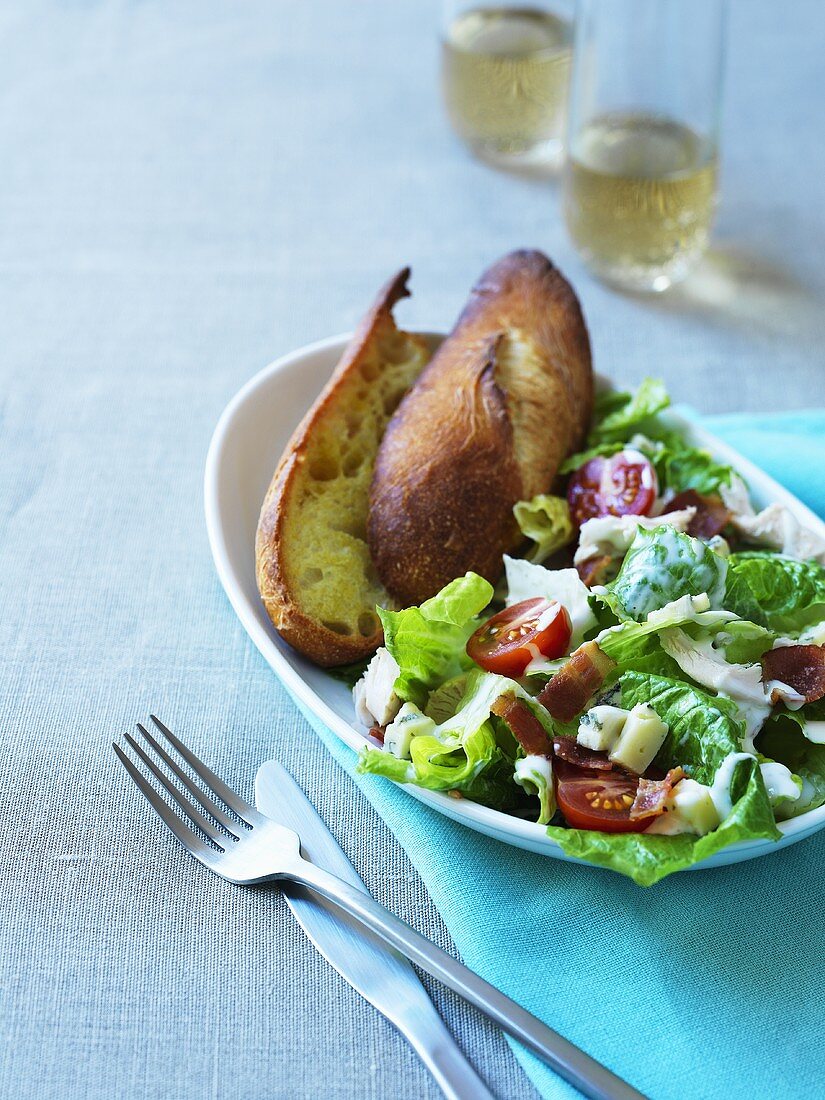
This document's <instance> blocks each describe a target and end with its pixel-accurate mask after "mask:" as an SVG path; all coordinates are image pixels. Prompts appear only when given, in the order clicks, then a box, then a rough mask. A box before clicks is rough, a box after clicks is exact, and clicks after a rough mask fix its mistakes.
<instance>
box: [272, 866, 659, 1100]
mask: <svg viewBox="0 0 825 1100" xmlns="http://www.w3.org/2000/svg"><path fill="white" fill-rule="evenodd" d="M286 877H288V878H290V879H292V880H293V881H295V882H298V883H300V884H301V885H302V886H306V887H308V888H309V889H310V890H314V891H316V892H317V893H319V894H321V895H322V896H323V897H325V898H328V899H329V900H330V901H331V902H333V903H334V904H335V905H337V906H339V907H340V908H341V909H343V910H344V911H345V912H346V913H349V914H350V916H352V917H355V919H356V920H358V921H360V922H361V923H362V924H364V925H365V926H366V927H367V928H369V929H370V930H371V931H373V932H374V933H375V934H376V935H377V936H379V937H380V938H381V939H382V940H384V942H385V943H388V944H390V946H392V947H395V948H396V949H397V950H398V951H400V952H401V953H402V954H404V955H406V956H407V958H408V959H409V960H410V961H411V962H414V963H415V964H416V965H417V966H420V967H421V969H422V970H424V971H426V973H428V974H431V975H432V977H434V978H437V979H438V980H439V981H440V982H442V983H443V984H444V985H446V986H447V988H448V989H452V990H453V992H454V993H457V994H458V995H459V997H463V998H464V1000H465V1001H468V1002H469V1003H470V1004H471V1005H474V1006H475V1007H476V1008H477V1009H478V1010H479V1011H480V1012H483V1013H484V1015H485V1016H487V1017H488V1018H489V1019H490V1020H492V1021H493V1023H495V1024H497V1025H498V1026H499V1027H500V1028H501V1029H502V1030H503V1031H506V1032H507V1034H508V1035H511V1036H512V1037H513V1038H514V1039H517V1040H518V1041H519V1042H520V1043H523V1044H524V1046H526V1047H527V1048H528V1049H529V1050H531V1051H532V1052H533V1053H534V1054H535V1055H537V1056H538V1057H539V1058H541V1060H542V1061H543V1062H546V1063H547V1065H548V1066H550V1067H551V1068H552V1069H554V1070H555V1071H556V1073H558V1075H559V1076H560V1077H562V1078H564V1080H565V1081H567V1082H569V1084H571V1085H573V1086H574V1087H575V1088H577V1089H578V1090H579V1092H581V1093H583V1095H584V1096H588V1097H590V1098H591V1100H646V1098H645V1096H644V1095H643V1094H642V1093H640V1092H637V1091H636V1089H634V1088H633V1087H632V1086H631V1085H628V1083H627V1082H626V1081H623V1080H622V1079H621V1077H617V1076H616V1074H615V1073H611V1071H610V1070H609V1069H607V1067H606V1066H603V1065H601V1063H599V1062H597V1061H596V1060H595V1059H594V1058H591V1057H590V1055H589V1054H585V1052H584V1051H583V1050H580V1049H579V1047H577V1046H574V1044H573V1043H571V1042H569V1041H568V1040H567V1039H565V1038H564V1037H563V1036H561V1035H559V1034H558V1032H555V1031H553V1030H552V1029H551V1028H549V1027H547V1025H546V1024H543V1023H542V1022H541V1020H539V1019H537V1018H536V1017H535V1016H533V1015H531V1014H530V1013H529V1012H527V1010H526V1009H524V1008H522V1007H521V1005H519V1004H516V1002H515V1001H512V1000H511V999H510V998H509V997H507V996H505V994H504V993H502V992H501V990H499V989H496V987H495V986H493V985H490V983H489V982H486V981H485V980H484V979H483V978H480V977H479V976H478V974H475V973H474V972H473V971H472V970H470V969H469V968H468V967H466V966H464V964H463V963H460V962H458V961H457V960H456V959H454V958H452V957H451V956H450V955H448V954H447V953H446V951H442V950H441V948H440V947H436V945H435V944H434V943H431V942H430V940H428V939H427V937H426V936H422V935H421V933H420V932H416V931H415V929H414V928H410V926H409V925H408V924H406V923H405V922H404V921H402V920H401V919H400V918H399V917H396V916H395V914H394V913H391V912H390V911H389V909H385V908H384V906H383V905H381V904H380V903H379V902H377V901H376V900H375V899H374V898H373V897H371V896H370V895H369V894H365V893H364V892H363V891H361V890H356V889H354V888H353V887H352V886H350V885H349V884H348V883H346V882H343V881H342V880H341V879H339V878H337V877H336V876H335V875H333V874H331V873H330V872H329V871H325V870H324V869H323V868H322V867H317V866H315V864H313V863H309V862H308V861H307V860H305V859H299V861H298V863H297V864H296V865H295V866H294V867H291V868H290V870H289V872H288V874H287V876H286Z"/></svg>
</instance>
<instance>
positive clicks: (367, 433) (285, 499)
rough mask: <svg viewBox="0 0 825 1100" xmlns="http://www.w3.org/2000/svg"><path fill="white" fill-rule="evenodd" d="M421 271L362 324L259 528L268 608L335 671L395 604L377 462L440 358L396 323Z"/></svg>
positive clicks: (299, 643) (370, 641) (269, 497)
mask: <svg viewBox="0 0 825 1100" xmlns="http://www.w3.org/2000/svg"><path fill="white" fill-rule="evenodd" d="M409 274H410V271H409V268H404V269H403V270H402V271H399V272H398V274H397V275H395V276H394V277H393V278H392V279H390V280H389V281H388V282H387V284H386V285H385V286H384V287H383V288H382V290H381V291H380V293H379V295H378V297H377V299H376V301H375V304H374V305H373V306H372V308H371V309H370V311H369V312H368V313H367V315H366V316H365V317H364V318H363V320H362V321H361V323H360V325H359V326H358V329H357V331H356V332H355V334H354V336H353V338H352V340H351V341H350V343H349V345H348V346H347V349H346V351H345V352H344V354H343V356H342V358H341V361H340V362H339V364H338V366H337V367H336V369H335V371H334V372H333V374H332V376H331V378H330V380H329V382H328V383H327V384H326V386H325V387H324V389H323V390H322V392H321V394H320V395H319V397H318V399H317V400H316V401H315V403H314V404H313V406H312V408H311V409H310V410H309V412H308V413H307V414H306V416H305V417H304V419H303V420H302V421H301V423H300V424H299V425H298V427H297V428H296V430H295V432H294V433H293V435H292V437H291V439H290V441H289V443H288V444H287V446H286V448H285V450H284V452H283V455H282V457H281V459H280V461H279V463H278V466H277V468H276V470H275V473H274V475H273V478H272V482H271V484H270V486H269V489H268V491H267V494H266V497H265V499H264V502H263V506H262V508H261V514H260V519H259V521H258V529H257V535H256V540H255V568H256V577H257V582H258V590H259V592H260V594H261V598H262V600H263V602H264V605H265V607H266V610H267V613H268V614H269V617H270V619H271V620H272V622H273V624H274V626H275V628H276V629H277V630H278V632H279V633H280V635H281V636H282V637H283V638H284V639H285V641H287V642H288V643H289V644H290V645H291V646H293V647H294V648H295V649H297V650H299V651H300V652H301V653H303V654H305V655H306V656H307V657H309V658H310V659H311V660H313V661H314V662H315V663H316V664H319V665H322V666H324V667H329V666H333V665H340V664H347V663H350V662H352V661H357V660H360V659H361V658H363V657H365V656H367V655H369V654H370V653H372V652H374V650H375V649H376V648H377V647H378V646H379V645H380V643H381V640H382V633H381V624H380V621H379V619H378V617H377V615H376V614H375V605H376V604H378V603H387V602H389V601H388V597H387V594H386V592H385V591H384V589H383V587H382V586H381V584H380V582H379V581H378V578H377V577H376V576H375V574H374V570H373V569H372V565H371V562H370V559H369V551H368V548H367V545H366V518H367V508H368V492H369V483H370V479H371V474H372V463H373V460H374V457H375V453H376V450H377V447H378V443H379V441H380V439H381V435H382V434H383V431H384V428H385V425H386V423H387V421H388V420H389V417H390V415H391V413H392V411H393V409H394V408H395V406H396V405H397V403H398V401H399V400H400V399H401V397H402V396H403V394H404V393H405V392H406V390H407V389H408V387H409V385H410V384H411V383H412V381H413V379H414V378H415V377H416V376H417V374H418V373H419V371H420V369H421V367H422V366H423V364H424V363H425V362H426V360H427V358H428V357H429V348H428V346H427V344H426V341H425V340H424V339H423V338H422V337H419V336H413V335H410V334H408V333H404V332H401V331H400V330H399V329H398V328H397V327H396V325H395V322H394V320H393V316H392V309H393V306H394V305H395V304H396V302H398V301H399V300H400V299H401V298H404V297H407V296H408V294H409V291H408V290H407V279H408V278H409ZM316 555H317V557H318V560H316Z"/></svg>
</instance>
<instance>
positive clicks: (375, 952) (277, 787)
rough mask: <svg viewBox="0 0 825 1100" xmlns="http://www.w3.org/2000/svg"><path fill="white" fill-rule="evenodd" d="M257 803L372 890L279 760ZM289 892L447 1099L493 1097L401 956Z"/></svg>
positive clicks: (332, 865) (262, 775) (262, 777)
mask: <svg viewBox="0 0 825 1100" xmlns="http://www.w3.org/2000/svg"><path fill="white" fill-rule="evenodd" d="M255 802H256V805H257V807H258V809H259V810H260V812H261V813H262V814H265V815H266V816H267V817H270V818H272V819H273V820H274V821H277V822H279V823H280V824H282V825H286V826H287V827H288V828H290V829H294V830H295V832H297V833H298V835H299V836H300V838H301V852H302V854H303V855H304V856H305V857H306V858H307V859H309V860H310V861H311V862H312V863H315V864H317V865H318V866H319V867H324V868H325V869H326V870H328V871H332V873H333V874H335V875H337V876H338V877H339V878H342V879H344V881H345V882H349V883H350V884H351V885H353V886H355V887H357V888H358V889H359V890H363V891H364V892H365V893H366V887H365V886H364V884H363V882H362V881H361V879H360V878H359V877H358V875H357V874H356V871H355V868H354V867H353V866H352V864H351V863H350V862H349V860H348V859H347V857H346V855H345V854H344V852H343V851H342V850H341V848H340V847H339V845H338V842H337V841H336V839H335V837H334V836H333V835H332V833H331V832H330V831H329V829H328V828H327V826H326V825H325V823H324V821H323V819H322V818H321V817H320V815H319V814H318V811H317V810H316V809H315V807H314V806H313V805H312V803H311V802H310V801H309V799H308V798H307V796H306V795H305V794H304V792H303V791H302V790H301V788H300V787H299V786H298V784H297V783H296V782H295V780H294V779H293V778H292V776H291V775H290V774H289V772H288V771H287V770H286V769H285V768H284V767H282V766H281V765H280V764H279V763H278V762H277V761H275V760H269V761H267V762H266V763H265V764H262V765H261V767H260V768H259V769H258V773H257V775H256V776H255ZM284 896H285V898H286V902H287V905H288V906H289V907H290V909H291V910H292V913H293V916H294V917H295V919H296V920H297V921H298V923H299V924H300V925H301V927H302V928H303V930H304V932H305V933H306V935H307V936H308V938H309V939H310V941H311V942H312V943H313V945H314V946H315V947H316V948H317V950H318V951H319V952H320V953H321V954H322V955H323V957H324V958H325V959H326V960H327V962H328V963H329V964H330V965H331V966H332V967H334V969H335V970H337V971H338V973H339V974H340V975H341V977H342V978H343V979H344V980H345V981H347V982H348V983H349V984H350V985H351V986H352V988H353V989H355V990H356V991H357V992H358V993H360V994H361V996H362V997H364V998H365V999H366V1000H367V1001H369V1003H370V1004H371V1005H373V1006H374V1007H375V1008H377V1009H378V1011H379V1012H381V1013H382V1014H383V1015H384V1016H385V1017H386V1018H387V1019H388V1020H389V1021H390V1022H391V1023H392V1024H393V1025H394V1026H395V1027H396V1028H397V1029H398V1031H399V1032H400V1033H401V1034H402V1035H403V1036H404V1038H405V1039H406V1040H407V1042H408V1043H409V1044H410V1046H411V1047H412V1048H413V1050H415V1052H416V1053H417V1054H418V1056H419V1058H420V1059H421V1061H422V1062H423V1063H424V1065H425V1066H426V1067H427V1069H428V1070H429V1071H430V1073H431V1074H432V1076H433V1077H434V1078H435V1080H436V1082H437V1083H438V1085H439V1087H440V1088H441V1090H442V1092H443V1093H444V1095H445V1096H446V1097H448V1100H469V1098H472V1100H494V1098H493V1094H492V1093H491V1092H490V1091H489V1089H488V1088H487V1086H486V1085H485V1084H484V1082H483V1081H482V1080H481V1078H480V1077H479V1076H478V1074H477V1073H476V1072H475V1070H474V1069H473V1068H472V1066H471V1065H470V1063H469V1062H468V1061H467V1059H466V1058H465V1057H464V1055H463V1054H462V1053H461V1051H460V1050H459V1048H458V1046H457V1045H456V1043H455V1041H454V1039H453V1037H452V1035H450V1033H449V1031H448V1030H447V1028H446V1026H445V1025H444V1022H443V1021H442V1019H441V1017H440V1016H439V1015H438V1013H437V1012H436V1010H435V1007H434V1005H433V1003H432V1001H431V1000H430V998H429V997H428V996H427V993H426V991H425V990H424V987H423V986H422V984H421V982H420V981H419V980H418V977H417V976H416V973H415V971H414V970H413V968H412V966H411V965H410V963H409V962H407V960H406V959H405V958H404V957H403V956H402V955H401V954H399V953H398V952H397V951H394V950H393V949H392V948H390V947H387V946H386V945H385V944H384V943H383V942H382V941H381V940H379V939H378V937H377V936H375V935H373V934H372V933H371V932H369V931H367V930H365V929H364V928H363V927H362V926H361V925H359V924H357V923H356V922H355V921H353V920H351V919H350V918H349V917H347V916H346V915H345V914H343V913H341V912H340V911H339V910H338V909H336V908H335V907H334V906H333V905H332V904H331V903H329V902H326V901H324V900H323V899H321V898H319V897H318V896H317V895H315V894H311V893H310V892H309V891H308V890H304V889H302V888H300V887H290V888H289V890H288V892H285V894H284Z"/></svg>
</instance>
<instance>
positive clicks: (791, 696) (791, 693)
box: [765, 680, 805, 710]
mask: <svg viewBox="0 0 825 1100" xmlns="http://www.w3.org/2000/svg"><path fill="white" fill-rule="evenodd" d="M765 694H766V695H767V697H768V699H770V701H771V702H772V703H774V704H776V703H784V704H785V706H786V707H787V708H788V710H799V708H800V707H802V706H804V705H805V696H804V695H800V694H799V692H798V691H796V690H795V689H794V688H792V687H790V685H789V684H783V683H782V681H781V680H768V682H767V683H766V684H765Z"/></svg>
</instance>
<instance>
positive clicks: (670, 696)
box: [353, 379, 825, 885]
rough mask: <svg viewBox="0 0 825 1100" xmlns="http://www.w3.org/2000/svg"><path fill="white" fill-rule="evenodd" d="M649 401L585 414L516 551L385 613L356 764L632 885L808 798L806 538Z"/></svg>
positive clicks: (824, 643)
mask: <svg viewBox="0 0 825 1100" xmlns="http://www.w3.org/2000/svg"><path fill="white" fill-rule="evenodd" d="M668 404H669V401H668V397H667V394H666V392H665V389H664V387H663V386H662V384H661V383H659V382H657V381H654V380H652V379H647V380H646V381H645V382H644V383H643V384H642V385H641V386H640V387H639V389H638V390H637V391H636V392H635V393H634V394H628V393H616V392H612V391H611V392H609V393H605V394H603V395H601V396H600V397H599V398H598V400H597V404H596V412H595V416H594V421H593V424H592V427H591V431H590V434H589V436H588V440H587V445H586V450H585V451H583V452H582V453H579V454H576V455H573V456H572V457H571V458H569V459H568V460H567V461H566V462H565V464H564V466H563V467H562V470H561V473H562V475H564V478H565V479H566V494H565V496H550V495H544V496H539V497H536V498H535V499H533V500H530V501H521V502H520V503H519V504H517V505H516V507H515V509H514V514H515V519H516V522H517V523H518V525H519V527H520V529H521V532H522V533H523V535H524V553H523V556H521V557H508V556H505V558H504V562H503V577H502V580H501V582H500V583H499V585H498V587H497V588H495V589H494V588H493V586H492V585H491V584H490V583H489V582H488V581H487V580H485V579H484V578H482V577H480V576H478V575H476V574H473V573H468V574H467V575H466V576H463V577H459V578H457V579H456V580H454V581H452V582H451V583H450V584H448V585H447V587H446V588H444V589H443V590H442V591H441V592H440V593H438V595H436V596H434V597H433V598H432V599H430V600H427V601H426V602H425V603H423V604H421V606H420V607H409V608H406V609H404V610H398V611H394V610H386V609H379V614H380V616H381V621H382V624H383V628H384V645H383V647H382V648H381V649H379V650H378V652H377V653H376V654H375V656H374V657H373V658H372V660H371V661H370V663H369V665H368V667H366V669H365V670H364V671H363V674H362V675H361V676H360V678H359V679H358V680H357V682H356V683H355V685H354V689H353V692H354V700H355V706H356V712H357V715H358V719H359V721H360V722H361V723H362V724H363V725H364V727H366V728H367V729H368V730H369V731H370V741H369V743H368V746H367V747H366V748H365V749H364V750H363V752H362V754H361V758H360V761H359V770H360V771H362V772H370V773H374V774H377V775H383V776H386V777H388V778H390V779H393V780H396V781H397V782H400V783H413V784H416V785H418V786H420V787H426V788H428V789H430V790H439V791H444V792H447V793H449V794H450V795H452V796H453V797H455V798H468V799H472V800H474V801H476V802H480V803H483V804H484V805H487V806H491V807H494V808H495V809H497V810H501V811H504V812H506V813H510V814H514V815H518V816H519V817H525V818H529V819H532V820H535V821H536V822H538V823H539V824H541V825H543V826H545V827H546V829H547V832H548V834H549V835H550V836H551V837H552V838H553V839H554V840H555V841H556V842H557V843H558V844H559V845H560V847H561V848H562V849H563V850H564V851H565V852H566V853H569V854H570V855H573V856H576V857H578V858H580V859H583V860H587V861H590V862H592V863H595V864H599V865H601V866H605V867H610V868H613V869H614V870H617V871H620V872H622V873H624V874H626V875H629V876H630V877H631V878H633V879H634V880H635V881H636V882H638V883H640V884H642V885H649V884H651V883H654V882H656V881H657V880H659V879H661V878H662V877H664V876H665V875H668V874H670V873H672V872H673V871H677V870H680V869H682V868H685V867H687V866H689V865H690V864H692V863H695V862H697V861H699V860H702V859H705V858H707V857H708V856H710V855H712V854H713V853H714V852H716V851H718V850H719V849H721V848H723V847H725V846H726V845H728V844H732V843H734V842H737V841H743V840H751V839H756V838H778V837H779V835H780V833H779V831H778V829H777V822H778V821H781V820H783V819H786V818H790V817H793V816H796V815H798V814H801V813H805V812H806V811H808V810H811V809H813V808H814V807H817V806H820V805H822V804H823V803H825V564H824V563H825V542H823V541H822V540H821V539H820V538H819V536H818V535H816V534H815V533H813V532H811V531H809V530H807V529H805V528H804V527H802V526H801V525H800V524H799V523H798V521H797V520H796V519H795V517H794V516H793V515H792V514H791V513H790V512H788V510H787V509H785V508H784V507H783V506H781V505H779V504H771V505H769V506H768V507H767V508H764V509H762V510H761V511H756V509H754V507H753V506H752V504H751V501H750V499H749V495H748V489H747V486H746V485H745V483H744V481H743V480H742V478H741V477H740V476H739V475H738V474H737V473H736V472H735V471H734V470H733V469H732V468H731V467H729V466H726V465H724V464H720V463H719V462H717V461H715V460H714V459H713V457H712V456H711V455H710V454H709V453H707V452H705V451H703V450H699V449H697V448H695V447H693V446H691V445H690V444H689V443H688V442H687V441H686V440H685V439H684V438H683V437H682V435H681V434H680V433H679V432H678V431H676V430H674V428H673V427H672V425H671V423H670V422H669V421H668V418H667V416H663V415H662V414H663V412H664V410H665V409H666V407H667V405H668Z"/></svg>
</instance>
